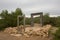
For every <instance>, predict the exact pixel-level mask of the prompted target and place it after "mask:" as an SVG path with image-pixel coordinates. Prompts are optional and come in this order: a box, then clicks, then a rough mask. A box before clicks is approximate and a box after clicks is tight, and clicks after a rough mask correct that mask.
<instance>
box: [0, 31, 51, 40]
mask: <svg viewBox="0 0 60 40" xmlns="http://www.w3.org/2000/svg"><path fill="white" fill-rule="evenodd" d="M0 40H51V37H50V38H41V37H40V36H32V37H29V38H26V37H25V36H12V35H10V34H7V33H4V32H0Z"/></svg>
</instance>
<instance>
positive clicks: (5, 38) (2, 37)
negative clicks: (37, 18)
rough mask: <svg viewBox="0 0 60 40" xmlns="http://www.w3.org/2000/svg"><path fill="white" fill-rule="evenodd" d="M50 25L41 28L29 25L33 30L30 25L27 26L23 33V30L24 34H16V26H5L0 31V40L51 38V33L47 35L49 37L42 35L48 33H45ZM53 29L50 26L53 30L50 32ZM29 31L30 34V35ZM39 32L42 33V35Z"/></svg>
mask: <svg viewBox="0 0 60 40" xmlns="http://www.w3.org/2000/svg"><path fill="white" fill-rule="evenodd" d="M50 27H51V25H47V26H45V27H43V28H39V27H37V28H36V27H31V29H33V30H31V29H30V27H27V29H26V30H25V31H26V32H25V33H24V31H23V33H24V35H21V34H17V29H16V27H14V28H11V27H9V28H6V29H5V30H4V31H2V32H0V40H52V39H53V36H52V35H49V37H44V36H46V35H48V34H47V33H48V30H49V28H50ZM38 29H39V30H38ZM54 29H56V28H52V30H53V31H52V32H54V31H55V30H54ZM30 32H31V34H32V35H30ZM34 32H35V33H34ZM44 32H46V33H44ZM41 33H42V34H43V35H42V36H41ZM37 34H38V35H37Z"/></svg>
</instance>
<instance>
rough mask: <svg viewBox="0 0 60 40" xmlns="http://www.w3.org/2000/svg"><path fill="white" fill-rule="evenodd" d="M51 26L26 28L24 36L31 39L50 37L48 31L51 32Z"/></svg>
mask: <svg viewBox="0 0 60 40" xmlns="http://www.w3.org/2000/svg"><path fill="white" fill-rule="evenodd" d="M50 28H51V25H46V26H44V27H27V28H25V33H24V35H25V36H26V37H30V36H31V35H39V36H41V37H48V31H49V30H50Z"/></svg>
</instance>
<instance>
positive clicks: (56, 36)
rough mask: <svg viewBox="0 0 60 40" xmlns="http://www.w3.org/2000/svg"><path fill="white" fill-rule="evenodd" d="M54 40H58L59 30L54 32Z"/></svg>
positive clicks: (59, 38)
mask: <svg viewBox="0 0 60 40" xmlns="http://www.w3.org/2000/svg"><path fill="white" fill-rule="evenodd" d="M54 36H55V37H54V40H60V28H59V30H57V31H56V33H55V34H54Z"/></svg>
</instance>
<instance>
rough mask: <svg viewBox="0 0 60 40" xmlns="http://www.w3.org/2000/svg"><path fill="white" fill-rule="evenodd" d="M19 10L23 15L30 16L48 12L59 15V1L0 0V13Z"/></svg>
mask: <svg viewBox="0 0 60 40" xmlns="http://www.w3.org/2000/svg"><path fill="white" fill-rule="evenodd" d="M18 7H19V8H21V9H22V11H23V13H25V14H26V15H30V14H31V13H33V12H41V11H42V12H49V13H50V14H51V15H60V0H0V11H1V10H2V9H7V10H9V12H11V11H13V10H15V9H16V8H18Z"/></svg>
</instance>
